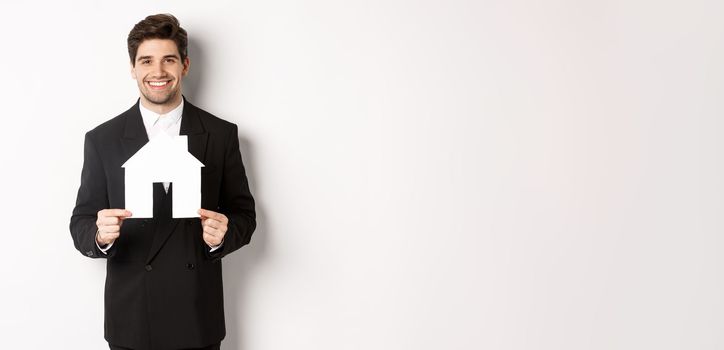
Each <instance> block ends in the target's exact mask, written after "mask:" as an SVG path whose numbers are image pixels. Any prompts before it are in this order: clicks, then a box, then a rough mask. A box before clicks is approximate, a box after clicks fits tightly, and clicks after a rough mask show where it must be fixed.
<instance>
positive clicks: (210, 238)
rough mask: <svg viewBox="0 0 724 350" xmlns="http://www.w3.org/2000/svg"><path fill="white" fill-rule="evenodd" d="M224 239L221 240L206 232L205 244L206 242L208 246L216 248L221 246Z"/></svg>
mask: <svg viewBox="0 0 724 350" xmlns="http://www.w3.org/2000/svg"><path fill="white" fill-rule="evenodd" d="M222 239H223V238H219V237H217V236H214V235H212V234H208V233H206V232H204V242H206V244H208V245H209V246H212V247H214V246H217V245H219V244H221V241H222Z"/></svg>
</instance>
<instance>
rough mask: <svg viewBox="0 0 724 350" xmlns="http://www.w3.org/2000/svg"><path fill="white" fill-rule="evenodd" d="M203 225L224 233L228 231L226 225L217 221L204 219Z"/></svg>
mask: <svg viewBox="0 0 724 350" xmlns="http://www.w3.org/2000/svg"><path fill="white" fill-rule="evenodd" d="M201 225H202V226H209V227H212V228H215V229H217V230H223V231H226V226H227V225H226V224H225V223H223V222H221V221H218V220H215V219H204V220H202V221H201Z"/></svg>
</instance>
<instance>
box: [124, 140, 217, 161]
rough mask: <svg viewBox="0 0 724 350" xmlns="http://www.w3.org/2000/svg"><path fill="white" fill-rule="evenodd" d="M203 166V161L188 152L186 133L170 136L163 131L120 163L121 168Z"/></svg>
mask: <svg viewBox="0 0 724 350" xmlns="http://www.w3.org/2000/svg"><path fill="white" fill-rule="evenodd" d="M203 166H204V164H203V163H201V162H200V161H199V160H198V159H196V157H194V156H193V155H192V154H191V153H189V152H188V140H187V137H186V135H179V136H175V137H173V138H172V137H171V136H169V135H168V134H167V133H165V132H160V133H158V135H156V137H154V138H153V139H151V140H150V141H148V143H146V145H144V146H143V147H141V149H140V150H138V152H136V154H134V155H132V156H131V158H128V160H127V161H126V162H125V163H123V165H121V167H122V168H129V169H130V168H144V169H155V168H164V169H176V168H187V167H203Z"/></svg>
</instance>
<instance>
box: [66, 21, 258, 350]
mask: <svg viewBox="0 0 724 350" xmlns="http://www.w3.org/2000/svg"><path fill="white" fill-rule="evenodd" d="M128 52H129V55H130V59H131V75H132V77H133V78H134V79H135V80H136V83H137V84H138V89H139V91H140V98H139V100H138V102H136V104H135V105H134V106H133V107H131V108H130V109H129V110H127V111H125V112H124V113H122V114H120V115H119V116H117V117H115V118H113V119H111V120H109V121H107V122H105V123H103V124H101V125H100V126H98V127H96V128H95V129H93V130H91V131H89V132H88V133H87V134H86V136H85V148H84V159H83V170H82V172H81V184H80V188H79V190H78V197H77V200H76V206H75V208H74V210H73V215H72V217H71V219H70V232H71V235H72V236H73V242H74V244H75V247H76V248H77V249H78V250H79V251H80V252H81V253H82V254H83V255H86V256H88V257H91V258H106V259H107V261H106V284H105V327H104V328H105V339H106V340H107V341H108V343H109V346H110V348H111V349H219V347H220V343H221V340H222V339H223V338H224V336H225V334H226V330H225V324H224V300H223V287H222V272H221V258H222V257H224V256H225V255H227V254H229V253H231V252H233V251H235V250H237V249H239V248H240V247H241V246H243V245H245V244H248V243H249V241H250V239H251V235H252V233H253V231H254V229H255V227H256V214H255V210H254V199H253V198H252V196H251V193H250V192H249V187H248V183H247V179H246V175H245V171H244V165H243V164H242V160H241V154H240V152H239V141H238V138H237V128H236V125H234V124H232V123H229V122H226V121H224V120H221V119H219V118H217V117H215V116H213V115H211V114H209V113H207V112H205V111H203V110H201V109H199V108H197V107H195V106H193V105H192V104H191V103H189V102H188V101H186V100H185V99H184V97H183V96H182V93H181V91H182V85H183V84H182V82H183V78H184V77H185V76H186V74H187V73H188V71H189V66H190V60H189V58H188V57H187V34H186V31H185V30H184V29H183V28H181V27H180V25H179V23H178V21H177V20H176V18H175V17H173V16H171V15H153V16H148V17H146V19H144V20H142V21H141V22H139V23H138V24H136V25H135V26H134V27H133V30H131V32H130V34H129V35H128ZM160 132H166V133H168V134H169V135H172V136H173V135H179V134H180V135H188V136H187V137H188V150H189V152H190V153H191V154H193V155H194V156H195V157H196V158H198V159H199V160H200V161H201V162H202V163H203V164H204V165H205V166H204V167H203V168H202V170H201V203H200V204H201V205H200V206H201V208H204V209H199V212H198V213H199V215H200V218H189V219H173V218H172V213H171V202H172V200H173V184H171V183H163V184H161V183H157V184H153V186H154V198H153V200H154V215H153V219H134V218H133V213H132V212H130V211H128V210H125V209H124V208H125V205H124V171H123V169H122V168H121V165H122V164H123V163H124V162H125V161H126V160H128V158H130V157H131V156H132V155H133V154H135V153H136V152H137V151H138V150H139V149H140V148H141V147H143V145H144V144H146V143H147V142H148V140H149V138H153V137H155V136H156V135H158V133H160ZM149 186H151V184H149ZM131 209H132V208H131Z"/></svg>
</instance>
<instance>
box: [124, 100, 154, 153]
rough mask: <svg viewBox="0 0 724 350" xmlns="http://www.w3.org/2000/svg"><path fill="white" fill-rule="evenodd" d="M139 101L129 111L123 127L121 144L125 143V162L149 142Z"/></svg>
mask: <svg viewBox="0 0 724 350" xmlns="http://www.w3.org/2000/svg"><path fill="white" fill-rule="evenodd" d="M139 101H140V99H139ZM139 103H140V102H138V101H136V104H135V105H133V107H131V109H129V110H128V112H127V113H128V115H127V116H126V125H125V128H124V129H123V136H121V145H123V152H124V158H123V159H124V160H123V162H125V161H127V160H128V158H131V156H133V155H134V154H136V152H138V150H139V149H141V147H143V145H145V144H146V143H147V142H148V135H147V134H146V127H145V126H143V119H142V118H141V110H140V109H139V106H138V104H139Z"/></svg>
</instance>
